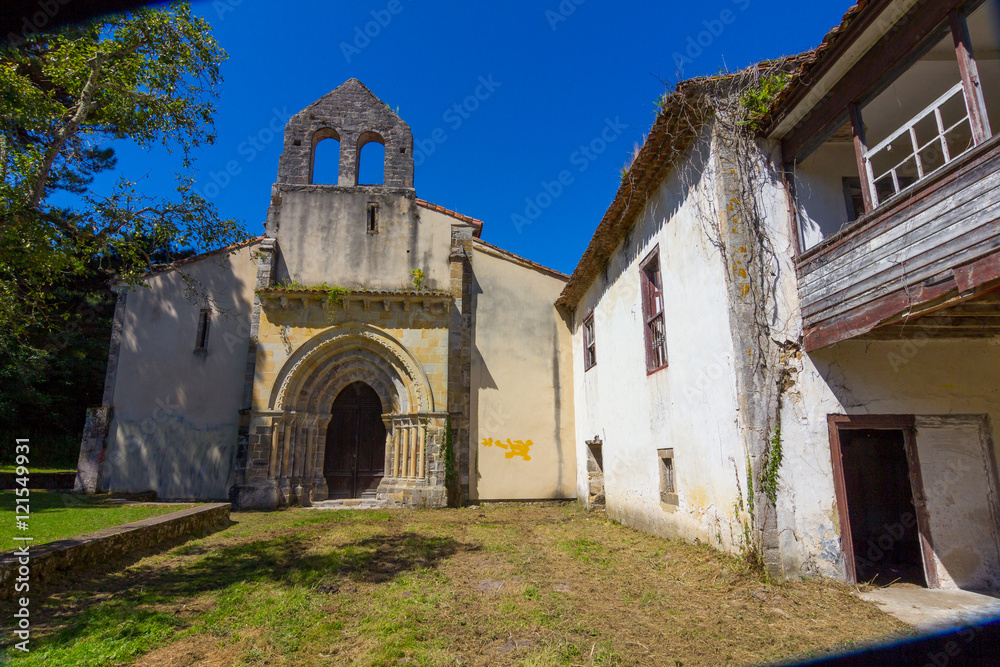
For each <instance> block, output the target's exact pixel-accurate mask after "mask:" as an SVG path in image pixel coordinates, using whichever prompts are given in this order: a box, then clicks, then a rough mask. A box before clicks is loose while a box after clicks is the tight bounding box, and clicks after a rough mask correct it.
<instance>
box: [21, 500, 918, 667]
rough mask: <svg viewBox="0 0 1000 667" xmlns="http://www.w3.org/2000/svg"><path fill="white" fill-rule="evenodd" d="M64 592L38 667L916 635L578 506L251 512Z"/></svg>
mask: <svg viewBox="0 0 1000 667" xmlns="http://www.w3.org/2000/svg"><path fill="white" fill-rule="evenodd" d="M232 518H233V520H234V521H235V524H234V525H232V526H230V527H229V528H227V529H226V530H223V531H220V532H218V533H215V534H213V535H211V536H209V537H205V538H201V539H197V540H194V541H190V542H188V543H186V544H184V545H181V546H178V547H175V548H173V549H171V550H169V551H166V552H164V553H161V554H157V555H153V556H148V557H145V558H142V559H140V560H138V561H136V562H133V563H131V564H128V565H114V564H109V565H106V566H102V567H101V568H98V569H95V570H91V571H89V572H87V573H86V575H85V576H82V577H77V580H76V581H68V580H67V581H62V582H58V583H56V584H54V585H53V586H52V587H51V588H49V589H47V591H46V598H47V599H46V602H44V603H42V604H40V605H39V606H38V607H33V609H32V617H31V619H32V651H31V653H30V654H28V655H26V656H21V655H14V656H13V660H12V661H11V664H12V665H14V666H15V667H29V666H31V665H75V666H87V665H93V666H95V667H96V666H98V665H100V666H102V667H103V666H111V665H137V666H142V667H156V666H158V667H182V666H190V665H219V666H221V665H289V666H291V665H294V666H299V665H303V666H309V665H354V666H359V667H360V666H375V665H533V666H535V667H543V666H553V667H555V666H567V667H569V666H571V665H651V666H656V667H661V666H664V665H666V666H668V667H675V666H676V665H684V666H685V667H689V666H692V665H713V666H716V665H744V664H751V663H759V662H762V661H773V660H778V659H781V658H787V657H789V656H803V655H820V654H822V653H823V652H825V651H829V650H839V649H843V648H846V647H850V646H854V645H857V644H861V643H866V642H869V641H872V640H875V639H877V638H884V637H888V636H892V635H897V636H898V635H900V634H907V633H909V632H910V630H909V628H908V627H907V626H905V625H903V624H901V623H899V622H898V621H896V620H895V619H893V618H891V617H889V616H887V615H885V614H883V613H882V612H881V611H879V610H878V609H877V608H876V607H875V606H874V605H871V604H869V603H866V602H863V601H861V600H859V599H857V598H856V597H854V596H853V595H851V589H850V588H849V587H848V586H844V585H840V584H837V583H833V582H829V581H807V582H781V583H775V582H762V581H760V580H758V579H755V578H753V577H751V576H748V575H747V574H746V573H745V571H744V570H743V568H742V567H741V564H740V563H739V561H737V560H736V559H734V558H732V557H729V556H725V555H722V554H719V553H717V552H715V551H714V550H712V549H710V548H708V547H705V546H695V545H690V544H685V543H681V542H672V541H666V540H661V539H658V538H655V537H650V536H648V535H645V534H643V533H640V532H637V531H635V530H632V529H630V528H626V527H623V526H621V525H619V524H616V523H614V522H612V521H610V520H608V519H607V518H605V517H604V515H603V514H601V513H588V512H586V511H584V510H582V509H580V508H579V507H577V506H576V505H556V504H552V505H529V506H517V505H492V506H485V507H483V508H481V509H471V508H467V509H451V510H431V511H416V510H398V511H318V510H303V509H294V510H286V511H282V512H271V513H236V514H233V516H232Z"/></svg>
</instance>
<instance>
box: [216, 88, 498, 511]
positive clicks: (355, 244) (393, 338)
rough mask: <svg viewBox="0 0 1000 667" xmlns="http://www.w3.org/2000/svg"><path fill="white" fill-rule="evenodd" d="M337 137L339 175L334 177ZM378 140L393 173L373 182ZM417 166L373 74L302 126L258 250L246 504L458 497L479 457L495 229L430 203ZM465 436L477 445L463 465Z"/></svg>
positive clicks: (244, 449) (242, 489) (241, 472)
mask: <svg viewBox="0 0 1000 667" xmlns="http://www.w3.org/2000/svg"><path fill="white" fill-rule="evenodd" d="M330 139H333V140H336V141H337V142H339V167H338V169H337V179H336V181H337V182H336V183H320V182H317V180H318V179H317V178H315V175H316V169H315V165H316V161H317V146H318V145H319V144H320V142H324V141H327V140H330ZM372 142H377V143H379V144H382V145H383V146H384V147H385V157H384V164H383V168H384V172H383V173H384V178H383V182H382V183H381V184H377V185H364V184H359V173H360V160H361V159H368V155H367V153H366V155H365V156H364V157H363V156H362V149H363V148H364V147H365V146H366V145H367V144H369V143H372ZM324 157H326V156H325V155H324ZM413 168H414V162H413V135H412V133H411V131H410V127H409V126H408V125H407V124H406V123H405V122H403V120H402V119H400V118H399V117H398V116H397V115H396V114H395V113H393V112H392V110H391V109H390V108H389V107H388V105H386V104H385V103H384V102H382V101H381V100H380V99H378V98H377V97H376V96H375V95H374V94H372V92H371V91H370V90H368V88H366V87H365V86H364V85H363V84H362V83H361V82H360V81H358V80H357V79H350V80H349V81H347V82H345V83H344V84H342V85H341V86H339V87H338V88H336V89H335V90H333V91H332V92H330V93H328V94H326V95H324V96H323V97H322V98H320V99H319V100H317V101H316V102H314V103H313V104H311V105H309V106H308V107H306V108H305V109H303V110H302V111H300V112H299V113H297V114H296V115H295V116H293V117H292V118H291V119H290V120H289V122H288V124H287V126H286V128H285V136H284V151H283V153H282V155H281V158H280V161H279V164H278V176H277V180H276V182H275V183H274V185H273V186H272V190H271V203H270V207H269V209H268V215H267V222H266V225H265V228H266V236H265V238H264V239H263V240H262V241H261V244H260V246H259V248H258V250H257V261H258V271H257V280H256V289H255V301H254V310H253V316H252V320H251V332H250V357H249V359H248V363H247V375H246V389H245V392H244V394H245V397H244V398H245V400H244V405H245V408H244V410H243V411H242V415H243V423H242V426H241V434H240V442H239V447H238V455H237V459H238V460H237V462H236V471H237V473H236V485H235V487H234V492H233V496H234V501H235V502H236V503H237V505H238V506H240V507H246V508H251V507H262V508H267V507H279V506H284V505H294V504H310V503H315V502H324V501H327V499H328V498H334V499H337V500H336V501H334V502H348V501H349V502H356V501H362V500H363V501H365V502H381V503H385V504H405V505H411V506H431V507H435V506H442V505H444V504H445V503H446V502H447V496H448V493H449V492H451V491H452V490H451V489H448V488H446V470H447V469H449V465H455V464H456V463H457V464H458V465H461V464H462V463H463V462H467V460H468V445H467V442H468V426H467V424H468V386H469V384H468V382H469V364H470V352H469V345H470V340H469V336H470V334H469V317H470V316H469V311H468V309H469V307H470V305H469V304H470V299H469V298H468V294H469V289H470V281H471V278H470V276H471V274H470V263H469V259H468V257H469V255H468V252H467V251H468V248H469V247H470V246H471V243H472V239H473V237H474V236H477V235H478V234H479V230H480V229H481V226H482V223H480V222H478V221H475V220H472V219H471V218H468V217H467V216H462V215H460V214H456V213H453V212H450V211H447V210H446V209H443V208H442V207H439V206H434V205H432V204H428V203H427V202H424V201H421V200H419V199H417V197H416V193H415V192H414V189H413ZM331 180H332V179H331ZM448 425H450V427H449V426H448ZM452 431H453V432H454V433H455V439H456V440H460V441H463V442H464V443H465V446H464V447H456V448H455V449H456V450H458V456H457V460H454V461H452V462H451V463H447V462H446V458H448V457H449V456H451V454H449V453H448V452H449V450H450V447H447V446H446V443H450V442H451V438H450V436H447V435H446V434H447V433H450V432H452ZM466 467H467V464H466ZM460 481H461V482H463V483H465V484H467V483H468V482H467V474H466V475H465V476H464V477H463V478H462V479H461V480H460Z"/></svg>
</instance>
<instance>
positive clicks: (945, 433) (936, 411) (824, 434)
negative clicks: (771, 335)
mask: <svg viewBox="0 0 1000 667" xmlns="http://www.w3.org/2000/svg"><path fill="white" fill-rule="evenodd" d="M998 374H1000V344H998V343H997V342H996V341H989V340H964V341H962V340H931V339H928V338H917V339H916V340H910V341H847V342H843V343H839V344H837V345H833V346H831V347H829V348H825V349H823V350H819V351H816V352H814V353H812V354H811V355H810V356H809V357H806V358H805V359H804V365H803V373H801V374H800V378H799V387H800V392H801V394H802V395H803V396H805V397H806V398H805V400H804V401H803V402H801V403H800V405H802V406H803V407H804V410H803V411H802V413H801V415H800V416H799V418H798V420H796V421H792V420H788V421H787V422H786V423H787V428H786V431H785V438H786V441H789V440H791V441H803V440H805V441H813V442H819V443H829V432H828V429H827V423H826V416H827V415H828V414H915V415H917V427H916V431H917V434H916V443H917V452H918V457H919V459H920V465H921V472H922V477H923V482H924V490H925V493H926V495H927V498H928V511H929V513H930V523H931V537H932V540H933V542H934V550H935V556H936V558H937V561H938V563H939V568H938V571H939V573H940V574H941V585H942V587H963V588H987V587H991V586H992V587H993V588H996V587H997V586H998V585H1000V578H998V577H1000V554H998V550H1000V546H998V544H997V539H998V538H997V531H996V528H995V526H996V512H997V511H998V508H997V495H996V494H997V489H996V488H995V479H996V469H995V465H996V463H995V462H996V458H997V456H996V455H997V452H996V443H997V439H998V437H1000V431H998V420H1000V387H998V386H997V383H996V378H997V377H998ZM969 415H980V416H983V415H985V416H986V417H987V419H988V421H987V422H986V423H987V424H989V429H988V436H989V439H990V440H991V441H992V446H993V450H994V451H993V456H992V460H984V457H983V455H982V449H981V447H980V443H981V437H980V436H979V426H978V423H979V421H980V420H979V418H975V419H973V418H970V417H968V416H969ZM793 425H794V428H793ZM984 430H985V429H984ZM812 451H815V452H816V453H817V456H816V457H815V458H812V459H810V460H806V461H801V462H799V464H798V465H792V466H786V467H785V468H783V470H782V478H783V480H784V481H785V483H786V484H787V485H788V486H789V487H791V488H792V489H795V490H796V491H798V493H799V494H800V498H799V500H798V502H797V508H796V510H797V511H796V514H795V521H796V524H798V525H797V531H798V532H799V533H804V534H809V533H814V532H815V530H816V525H817V524H819V525H821V522H820V521H818V519H819V518H820V517H822V516H823V515H827V519H826V521H827V522H832V523H834V524H838V523H839V522H838V521H837V517H836V505H835V502H832V503H831V501H830V500H828V499H833V498H834V497H835V494H834V489H833V483H832V463H831V461H830V458H829V450H827V451H826V454H825V458H824V457H821V456H818V454H819V453H820V451H821V450H820V449H819V448H813V450H812ZM990 467H992V468H993V470H992V471H991V470H990V469H989V468H990ZM990 477H992V480H991V479H990ZM991 487H992V488H991ZM824 497H826V498H828V499H827V500H824V499H823V498H824ZM804 498H811V499H813V500H812V501H811V502H810V504H809V505H811V507H810V506H809V505H806V504H805V503H804V502H803V500H804ZM817 500H818V501H819V502H818V503H817V502H816V501H817ZM779 514H780V512H779ZM836 530H837V533H836V534H837V535H839V525H838V526H837V529H836ZM839 549H840V546H839V539H836V538H834V539H832V540H830V543H829V550H828V551H827V552H826V553H825V554H819V555H820V556H821V557H822V558H824V559H827V560H830V559H833V558H834V557H835V556H837V555H839ZM804 555H807V554H804Z"/></svg>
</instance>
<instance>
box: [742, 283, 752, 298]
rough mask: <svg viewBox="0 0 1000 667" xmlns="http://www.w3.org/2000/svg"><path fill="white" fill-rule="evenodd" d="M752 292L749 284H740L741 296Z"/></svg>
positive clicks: (744, 296)
mask: <svg viewBox="0 0 1000 667" xmlns="http://www.w3.org/2000/svg"><path fill="white" fill-rule="evenodd" d="M749 293H750V286H749V285H740V298H744V299H745V298H746V296H747V294H749Z"/></svg>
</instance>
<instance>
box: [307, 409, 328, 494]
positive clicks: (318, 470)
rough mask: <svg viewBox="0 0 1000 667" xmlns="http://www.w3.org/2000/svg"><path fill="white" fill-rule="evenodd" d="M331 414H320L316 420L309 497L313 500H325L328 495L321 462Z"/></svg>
mask: <svg viewBox="0 0 1000 667" xmlns="http://www.w3.org/2000/svg"><path fill="white" fill-rule="evenodd" d="M331 418H332V417H331V416H328V415H327V416H322V417H319V418H318V419H317V420H316V444H315V452H314V454H313V461H312V466H313V468H312V470H313V483H312V491H311V498H312V500H313V502H319V501H321V500H326V499H327V497H328V496H329V495H330V489H329V487H327V484H326V477H324V476H323V464H324V463H325V461H326V429H327V428H329V426H330V419H331Z"/></svg>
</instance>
